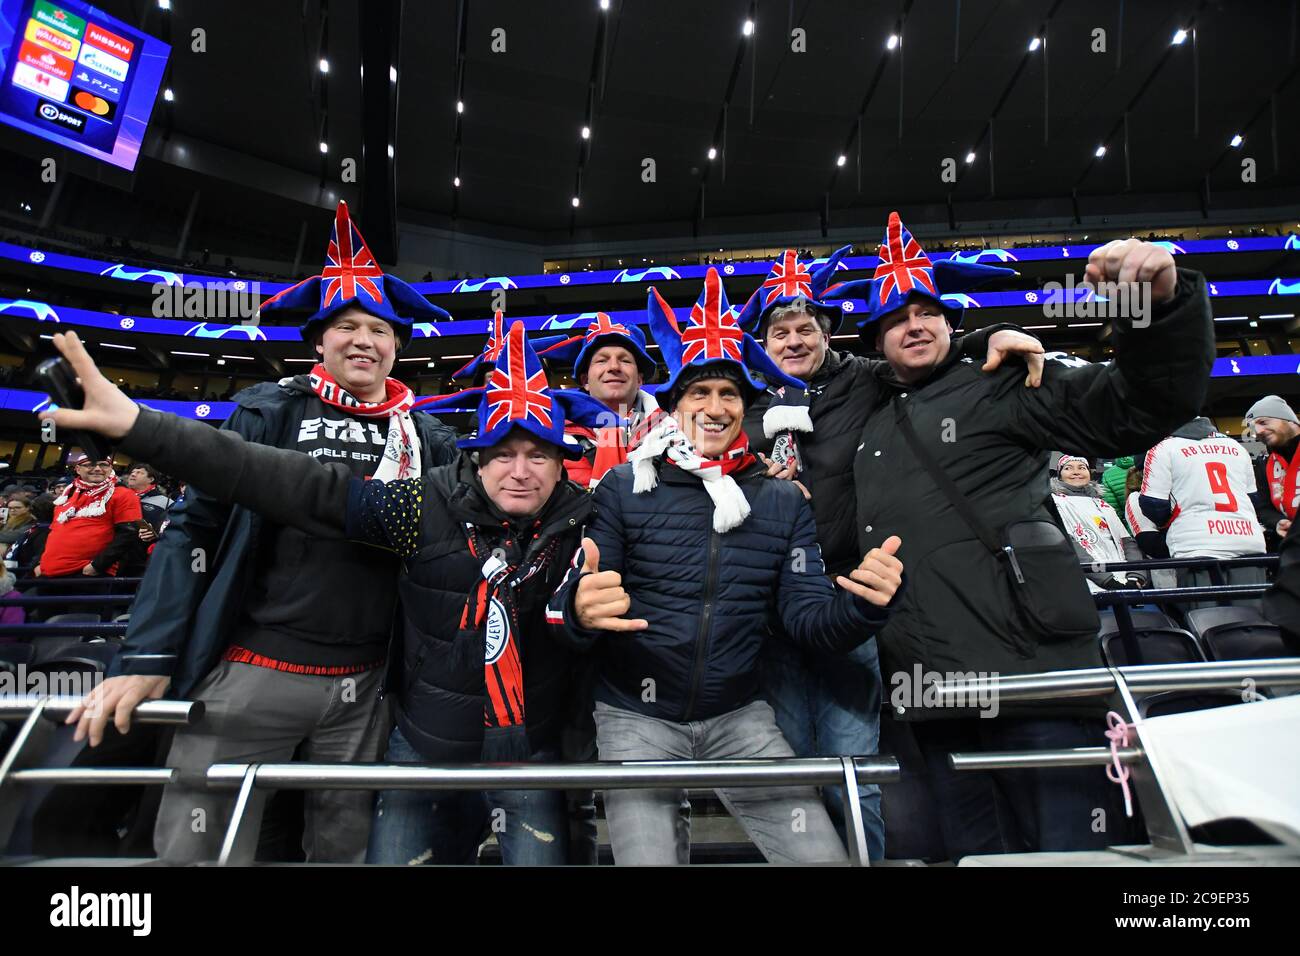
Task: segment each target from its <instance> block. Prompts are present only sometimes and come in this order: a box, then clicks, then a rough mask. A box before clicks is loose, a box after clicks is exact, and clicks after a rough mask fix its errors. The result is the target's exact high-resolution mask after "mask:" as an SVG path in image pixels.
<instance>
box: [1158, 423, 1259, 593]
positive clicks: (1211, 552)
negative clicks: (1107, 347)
mask: <svg viewBox="0 0 1300 956" xmlns="http://www.w3.org/2000/svg"><path fill="white" fill-rule="evenodd" d="M1261 497H1262V496H1261V495H1259V494H1258V493H1257V491H1256V488H1255V471H1254V468H1253V467H1252V465H1251V462H1250V455H1249V454H1247V452H1246V449H1244V448H1243V447H1241V443H1240V442H1238V441H1236V440H1235V439H1233V438H1229V437H1228V436H1227V435H1224V434H1223V433H1222V432H1220V431H1218V430H1217V429H1216V428H1215V427H1214V424H1213V423H1212V422H1211V421H1210V420H1209V419H1208V418H1203V417H1202V418H1194V419H1192V420H1191V421H1190V422H1188V423H1187V424H1186V425H1183V426H1182V427H1180V428H1178V429H1176V430H1175V431H1174V433H1173V434H1172V435H1170V436H1169V437H1168V438H1166V439H1165V440H1164V441H1162V442H1160V443H1159V444H1157V445H1156V446H1155V447H1153V448H1152V449H1151V450H1150V451H1149V452H1147V457H1146V464H1145V466H1144V467H1143V469H1142V491H1141V496H1140V497H1139V499H1138V506H1139V508H1140V510H1141V511H1142V513H1143V514H1145V515H1146V516H1147V517H1148V518H1150V519H1151V521H1152V522H1154V523H1155V525H1156V526H1157V527H1161V528H1164V529H1165V544H1166V546H1167V547H1168V549H1169V556H1170V557H1173V558H1194V557H1206V558H1239V557H1244V556H1246V555H1256V554H1263V553H1264V532H1263V529H1262V528H1261V527H1260V524H1259V521H1258V520H1256V517H1255V515H1256V508H1257V502H1258V501H1259V499H1260V498H1261ZM1176 574H1177V579H1178V586H1179V587H1205V586H1207V585H1209V584H1211V583H1213V577H1212V575H1211V571H1210V569H1209V568H1178V569H1177V571H1176ZM1223 580H1224V583H1225V584H1264V583H1265V582H1266V580H1267V578H1266V576H1265V572H1264V569H1263V568H1262V567H1247V568H1242V567H1230V568H1225V569H1223ZM1215 603H1216V602H1213V601H1211V602H1209V603H1208V604H1207V603H1199V604H1189V605H1184V606H1185V607H1189V608H1194V607H1212V606H1214V604H1215ZM1251 603H1255V602H1251Z"/></svg>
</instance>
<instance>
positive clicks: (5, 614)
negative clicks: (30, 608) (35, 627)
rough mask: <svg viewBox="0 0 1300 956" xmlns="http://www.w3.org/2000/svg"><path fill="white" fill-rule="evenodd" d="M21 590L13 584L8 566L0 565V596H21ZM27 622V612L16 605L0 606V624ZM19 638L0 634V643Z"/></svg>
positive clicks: (8, 642)
mask: <svg viewBox="0 0 1300 956" xmlns="http://www.w3.org/2000/svg"><path fill="white" fill-rule="evenodd" d="M22 596H23V592H22V591H19V590H18V588H17V587H16V586H15V581H14V574H13V572H12V571H10V570H9V569H8V568H5V567H0V598H18V597H22ZM25 623H27V612H26V611H25V610H24V609H23V608H22V607H20V606H18V605H5V606H0V626H7V625H10V624H25ZM18 640H19V639H18V638H17V637H12V636H9V635H6V634H0V644H14V643H17V641H18Z"/></svg>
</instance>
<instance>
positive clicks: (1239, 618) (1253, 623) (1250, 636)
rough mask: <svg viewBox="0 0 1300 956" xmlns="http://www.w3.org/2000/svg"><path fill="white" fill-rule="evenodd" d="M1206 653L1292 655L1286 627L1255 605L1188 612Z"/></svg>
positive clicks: (1214, 656) (1232, 657)
mask: <svg viewBox="0 0 1300 956" xmlns="http://www.w3.org/2000/svg"><path fill="white" fill-rule="evenodd" d="M1187 621H1188V623H1189V624H1190V625H1191V626H1192V628H1193V630H1195V631H1196V632H1197V634H1199V635H1200V638H1201V644H1202V645H1203V646H1204V647H1205V652H1206V655H1207V656H1208V657H1209V658H1210V660H1215V661H1244V660H1258V659H1260V658H1269V657H1291V656H1293V655H1294V654H1295V652H1294V651H1293V650H1291V649H1289V648H1288V647H1287V646H1286V642H1285V641H1284V640H1283V639H1282V631H1281V629H1280V628H1278V626H1277V625H1276V624H1272V623H1270V622H1268V621H1266V620H1264V617H1263V615H1261V614H1260V613H1259V611H1257V610H1255V609H1254V608H1252V607H1207V608H1201V609H1199V610H1195V611H1188V612H1187Z"/></svg>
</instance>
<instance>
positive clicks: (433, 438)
mask: <svg viewBox="0 0 1300 956" xmlns="http://www.w3.org/2000/svg"><path fill="white" fill-rule="evenodd" d="M235 401H236V403H237V405H238V407H237V408H236V409H235V412H234V414H233V415H231V417H230V418H229V419H228V420H227V421H226V422H225V423H224V424H223V425H222V427H221V430H222V431H229V432H232V433H234V434H237V435H239V436H241V437H242V438H243V439H245V441H248V442H256V443H258V444H261V445H269V446H278V445H284V444H288V443H289V441H290V440H291V436H292V434H293V433H295V432H296V431H297V428H298V423H299V422H300V421H301V420H302V416H303V409H304V407H305V403H306V402H307V401H308V396H306V395H304V394H302V393H300V392H296V391H292V390H290V389H288V388H285V387H283V386H280V385H277V384H275V383H271V382H266V383H262V384H259V385H254V386H252V387H251V388H247V389H244V390H243V391H242V392H240V393H239V394H238V395H236V396H235ZM411 417H412V419H413V420H414V422H415V429H416V432H417V434H418V435H419V437H420V442H421V447H422V449H423V454H424V455H425V456H426V459H425V460H426V461H427V462H428V463H429V465H430V466H432V465H440V464H443V463H445V462H448V461H450V460H452V459H453V458H454V457H455V456H456V445H455V440H456V433H455V432H454V431H453V430H452V429H450V428H448V427H447V426H446V425H443V424H442V423H441V422H439V421H438V420H437V419H436V418H433V417H432V416H430V415H426V414H423V413H414V414H413V415H412V416H411ZM203 427H204V428H206V429H208V430H209V431H211V430H212V427H211V426H210V425H204V426H203ZM166 452H167V455H168V461H177V458H178V456H177V455H176V454H175V453H174V450H170V449H168V450H166ZM179 457H180V461H179V463H178V467H177V468H175V469H174V470H173V471H172V474H175V475H177V476H178V477H181V478H184V479H187V480H188V482H189V488H188V489H187V491H186V494H185V495H184V497H182V498H181V500H180V501H178V502H176V504H175V505H173V506H172V508H171V509H170V511H168V525H167V529H166V531H164V532H163V533H162V534H161V535H160V536H159V538H158V544H157V545H156V546H155V547H154V549H153V553H152V554H151V555H150V558H149V566H148V570H147V571H146V572H145V575H144V580H143V581H142V582H141V583H140V590H139V592H138V594H137V595H136V599H135V603H134V604H133V605H132V608H131V623H130V625H129V627H128V628H127V632H126V640H125V641H124V642H123V646H122V652H121V653H120V654H118V655H117V657H116V658H114V662H113V666H112V670H111V673H112V674H114V675H116V674H153V675H166V676H169V677H171V686H170V687H169V688H168V695H169V696H174V697H177V698H185V697H188V696H189V693H190V691H191V690H193V689H194V686H195V685H196V684H198V683H199V681H201V680H202V679H203V678H204V677H205V676H207V674H208V672H209V671H210V670H212V668H213V666H215V664H216V663H217V661H218V659H220V657H221V654H222V652H223V651H224V650H225V649H226V647H227V646H228V645H229V643H230V640H231V637H232V635H233V634H234V631H235V627H236V624H237V622H238V618H239V612H240V609H241V608H242V606H243V603H244V597H245V594H246V592H247V590H248V587H249V577H250V572H251V571H252V569H253V567H254V565H255V564H256V562H255V561H254V560H253V557H254V555H256V554H257V548H258V544H259V541H260V540H261V536H262V530H263V527H264V522H263V519H262V516H261V515H258V514H256V513H255V512H254V511H253V510H251V509H249V508H247V507H243V506H240V505H236V506H234V507H231V505H230V504H229V503H228V502H221V501H218V500H216V498H215V497H214V496H213V494H212V493H211V492H209V491H208V489H207V483H208V482H207V479H208V475H207V474H206V473H205V472H203V471H196V470H195V469H193V468H191V467H188V465H189V462H187V461H186V460H184V457H183V456H179ZM313 463H314V464H317V466H318V467H319V464H318V463H315V462H313ZM155 464H156V465H157V466H158V467H162V465H161V462H159V463H155ZM358 553H359V554H360V555H362V556H363V557H364V551H359V552H358Z"/></svg>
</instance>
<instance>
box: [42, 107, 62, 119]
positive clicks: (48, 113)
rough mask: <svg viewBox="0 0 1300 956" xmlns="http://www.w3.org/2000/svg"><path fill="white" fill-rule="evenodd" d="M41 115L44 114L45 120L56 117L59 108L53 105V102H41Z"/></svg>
mask: <svg viewBox="0 0 1300 956" xmlns="http://www.w3.org/2000/svg"><path fill="white" fill-rule="evenodd" d="M41 115H42V116H44V117H45V118H46V119H47V120H52V119H58V118H59V108H58V107H57V106H55V105H54V104H53V103H42V104H41Z"/></svg>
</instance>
